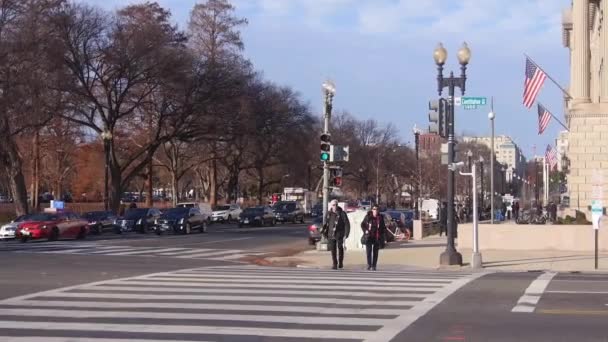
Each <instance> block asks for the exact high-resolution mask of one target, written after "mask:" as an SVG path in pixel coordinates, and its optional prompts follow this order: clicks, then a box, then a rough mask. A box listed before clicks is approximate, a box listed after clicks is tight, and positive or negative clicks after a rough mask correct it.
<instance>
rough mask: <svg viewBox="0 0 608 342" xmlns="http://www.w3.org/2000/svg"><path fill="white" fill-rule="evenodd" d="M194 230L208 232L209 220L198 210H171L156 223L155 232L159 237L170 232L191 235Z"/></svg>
mask: <svg viewBox="0 0 608 342" xmlns="http://www.w3.org/2000/svg"><path fill="white" fill-rule="evenodd" d="M192 229H198V231H199V232H200V233H205V232H206V231H207V220H205V218H204V216H203V215H201V211H200V210H199V209H198V208H183V207H182V208H173V209H169V210H167V211H165V212H164V213H163V214H162V215H161V216H160V218H159V219H158V220H157V221H156V223H155V232H156V234H158V235H160V234H162V233H164V232H168V231H172V232H173V233H175V234H190V233H192Z"/></svg>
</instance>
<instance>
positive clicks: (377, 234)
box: [361, 205, 386, 271]
mask: <svg viewBox="0 0 608 342" xmlns="http://www.w3.org/2000/svg"><path fill="white" fill-rule="evenodd" d="M361 229H362V230H363V234H364V235H363V236H364V240H365V251H366V253H367V270H368V271H369V270H372V271H375V270H376V265H377V264H378V252H379V251H380V247H381V246H382V245H384V243H385V238H386V235H385V234H386V224H385V223H384V216H383V215H382V214H380V212H379V210H378V206H377V205H374V206H373V207H372V210H371V211H369V212H368V213H367V215H366V216H365V218H364V219H363V222H361Z"/></svg>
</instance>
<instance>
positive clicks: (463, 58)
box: [433, 43, 471, 265]
mask: <svg viewBox="0 0 608 342" xmlns="http://www.w3.org/2000/svg"><path fill="white" fill-rule="evenodd" d="M457 56H458V62H459V63H460V66H461V67H460V71H461V73H460V77H454V72H450V77H448V78H444V77H443V65H444V64H445V61H446V59H447V51H446V50H445V48H444V47H443V45H441V43H440V44H439V46H438V47H437V48H436V49H435V51H434V53H433V58H434V59H435V63H436V64H437V71H438V75H437V90H438V92H439V96H441V93H442V92H443V88H448V95H449V98H448V111H447V114H448V115H447V125H448V126H447V128H448V165H452V164H453V163H454V144H455V141H454V125H455V121H456V120H455V118H454V93H455V89H456V87H458V88H460V92H461V93H462V94H463V95H464V93H465V85H466V79H467V78H466V70H467V64H468V63H469V60H470V59H471V50H469V47H468V46H467V44H466V43H464V44H463V46H462V47H461V48H460V49H459V50H458V54H457ZM454 172H455V171H454V170H453V169H452V170H450V169H448V208H447V209H448V210H447V211H448V213H447V214H448V219H447V224H448V243H447V246H446V250H445V251H444V252H443V253H441V256H440V257H439V262H440V264H441V265H462V255H461V254H460V253H458V252H457V251H456V247H455V246H454V237H455V233H456V221H455V220H454Z"/></svg>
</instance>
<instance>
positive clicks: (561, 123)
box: [538, 102, 570, 132]
mask: <svg viewBox="0 0 608 342" xmlns="http://www.w3.org/2000/svg"><path fill="white" fill-rule="evenodd" d="M538 104H539V105H541V106H543V104H542V103H540V102H538ZM543 107H544V108H545V109H546V108H547V107H545V106H543ZM547 112H549V111H548V110H547ZM549 115H551V117H552V118H553V119H555V121H557V122H558V123H559V124H560V125H562V127H564V128H565V129H566V131H568V132H570V129H569V128H568V127H566V125H564V123H563V122H561V121H560V119H558V118H557V117H556V116H555V115H553V113H551V112H549Z"/></svg>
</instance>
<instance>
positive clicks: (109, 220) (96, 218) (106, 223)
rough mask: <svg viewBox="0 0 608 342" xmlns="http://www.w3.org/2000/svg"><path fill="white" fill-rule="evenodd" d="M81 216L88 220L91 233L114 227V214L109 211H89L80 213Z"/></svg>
mask: <svg viewBox="0 0 608 342" xmlns="http://www.w3.org/2000/svg"><path fill="white" fill-rule="evenodd" d="M82 218H84V219H85V220H87V221H89V227H91V228H90V229H91V230H90V232H91V233H93V234H101V233H102V232H103V231H104V229H107V228H110V229H112V228H114V222H115V221H116V215H114V214H113V213H112V212H111V211H89V212H87V213H84V214H82Z"/></svg>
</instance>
